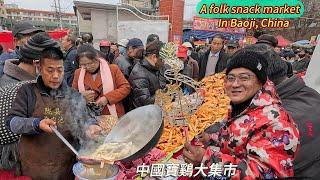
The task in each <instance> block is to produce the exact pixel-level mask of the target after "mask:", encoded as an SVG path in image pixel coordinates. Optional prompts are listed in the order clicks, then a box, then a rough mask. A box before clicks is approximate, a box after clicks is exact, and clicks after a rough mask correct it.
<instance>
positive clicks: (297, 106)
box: [276, 75, 320, 179]
mask: <svg viewBox="0 0 320 180" xmlns="http://www.w3.org/2000/svg"><path fill="white" fill-rule="evenodd" d="M276 88H277V93H278V94H279V96H280V99H281V101H282V106H283V107H284V108H285V110H287V111H288V113H289V114H290V115H291V117H292V118H293V119H294V120H295V122H296V123H297V125H298V129H299V131H300V137H301V148H300V151H299V153H298V156H297V157H296V159H295V161H294V171H295V172H294V175H295V177H296V179H317V178H319V177H320V171H319V169H320V151H319V147H320V128H319V127H320V121H319V118H320V111H319V110H318V109H319V105H320V94H319V93H318V92H317V91H315V90H314V89H312V88H310V87H308V86H306V85H305V83H304V82H303V80H302V79H300V78H298V77H297V76H295V75H293V76H292V77H290V78H289V79H288V80H286V81H284V82H282V83H281V84H279V85H277V87H276Z"/></svg>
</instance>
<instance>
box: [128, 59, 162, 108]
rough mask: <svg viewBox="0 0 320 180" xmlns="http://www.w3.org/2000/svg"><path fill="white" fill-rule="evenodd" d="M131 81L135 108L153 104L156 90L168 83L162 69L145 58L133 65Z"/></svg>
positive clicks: (131, 97)
mask: <svg viewBox="0 0 320 180" xmlns="http://www.w3.org/2000/svg"><path fill="white" fill-rule="evenodd" d="M129 82H130V85H131V88H132V92H131V94H130V99H131V102H132V105H133V106H134V108H137V107H140V106H145V105H148V104H153V103H154V102H155V93H156V91H157V90H158V89H162V88H164V87H165V84H166V80H165V78H164V77H163V75H162V74H161V73H160V71H159V70H157V69H155V68H154V67H153V66H152V65H151V64H150V63H149V62H148V61H147V60H145V59H143V60H141V61H140V62H138V63H137V64H136V65H135V66H134V67H133V69H132V72H131V74H130V77H129Z"/></svg>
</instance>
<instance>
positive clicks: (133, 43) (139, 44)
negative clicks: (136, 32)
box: [127, 38, 144, 48]
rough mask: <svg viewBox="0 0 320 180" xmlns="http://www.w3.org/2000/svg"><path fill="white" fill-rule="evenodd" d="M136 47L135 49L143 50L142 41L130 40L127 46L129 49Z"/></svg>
mask: <svg viewBox="0 0 320 180" xmlns="http://www.w3.org/2000/svg"><path fill="white" fill-rule="evenodd" d="M130 46H131V47H134V48H143V47H144V46H143V43H142V41H141V40H140V39H138V38H132V39H129V42H128V44H127V47H130Z"/></svg>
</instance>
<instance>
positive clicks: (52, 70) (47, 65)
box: [40, 59, 64, 89]
mask: <svg viewBox="0 0 320 180" xmlns="http://www.w3.org/2000/svg"><path fill="white" fill-rule="evenodd" d="M40 75H41V77H42V80H43V82H44V85H45V86H47V87H49V88H51V89H58V88H59V87H60V85H61V84H62V81H63V77H64V68H63V60H62V59H61V60H55V59H44V60H43V61H42V62H41V64H40Z"/></svg>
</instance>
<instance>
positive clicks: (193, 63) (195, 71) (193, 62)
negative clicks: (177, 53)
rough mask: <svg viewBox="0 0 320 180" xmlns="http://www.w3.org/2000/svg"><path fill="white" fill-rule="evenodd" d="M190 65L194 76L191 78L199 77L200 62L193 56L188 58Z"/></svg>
mask: <svg viewBox="0 0 320 180" xmlns="http://www.w3.org/2000/svg"><path fill="white" fill-rule="evenodd" d="M188 65H189V66H191V70H192V76H191V78H192V79H194V80H195V81H198V79H199V64H198V62H197V61H196V60H195V59H193V58H192V57H191V56H190V57H189V58H188Z"/></svg>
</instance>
